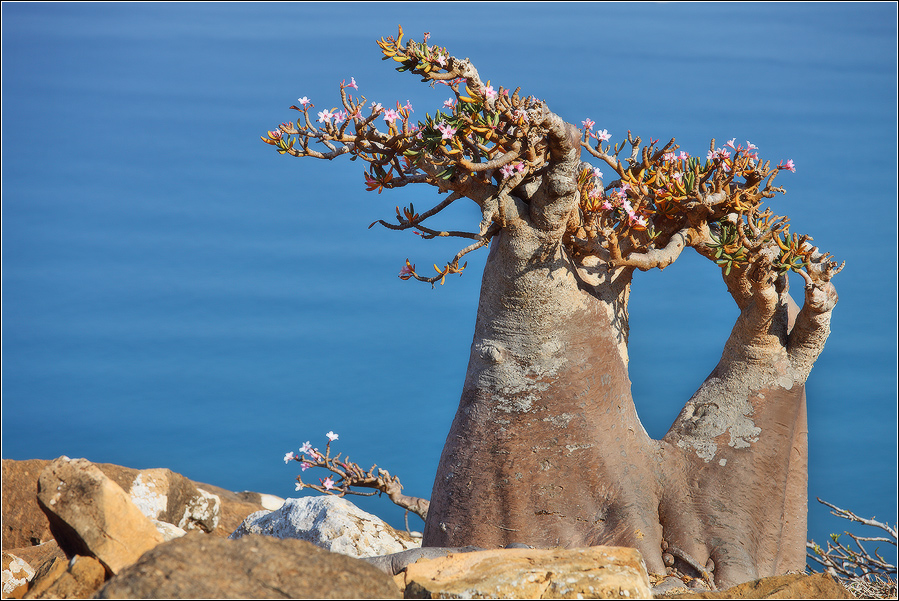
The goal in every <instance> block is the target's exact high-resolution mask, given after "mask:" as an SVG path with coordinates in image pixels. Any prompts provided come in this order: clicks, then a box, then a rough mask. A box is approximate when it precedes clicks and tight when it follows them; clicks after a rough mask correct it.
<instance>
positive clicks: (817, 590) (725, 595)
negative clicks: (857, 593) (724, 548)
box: [657, 574, 855, 599]
mask: <svg viewBox="0 0 899 601" xmlns="http://www.w3.org/2000/svg"><path fill="white" fill-rule="evenodd" d="M657 598H662V599H854V598H855V597H853V595H852V594H851V593H850V592H849V591H847V590H846V589H845V588H843V586H842V585H841V584H840V583H839V582H837V581H836V580H834V579H833V577H831V576H830V574H787V575H784V576H771V577H769V578H762V579H760V580H753V581H751V582H744V583H743V584H738V585H736V586H732V587H730V588H729V589H726V590H723V591H718V592H707V593H682V594H665V595H660V596H658V597H657Z"/></svg>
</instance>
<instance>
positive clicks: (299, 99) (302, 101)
mask: <svg viewBox="0 0 899 601" xmlns="http://www.w3.org/2000/svg"><path fill="white" fill-rule="evenodd" d="M297 102H299V103H300V104H301V105H303V106H306V105H307V104H309V102H310V100H309V99H308V98H306V97H305V96H303V97H302V98H297Z"/></svg>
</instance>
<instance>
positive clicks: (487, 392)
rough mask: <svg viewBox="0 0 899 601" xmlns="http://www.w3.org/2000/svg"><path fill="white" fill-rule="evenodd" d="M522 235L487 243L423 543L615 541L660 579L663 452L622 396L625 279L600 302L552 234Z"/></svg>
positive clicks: (625, 390) (625, 385)
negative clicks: (461, 380) (635, 551)
mask: <svg viewBox="0 0 899 601" xmlns="http://www.w3.org/2000/svg"><path fill="white" fill-rule="evenodd" d="M534 232H535V230H533V229H527V230H526V229H524V228H522V229H521V230H515V229H514V228H510V231H503V232H502V233H501V234H500V235H499V237H498V238H497V239H496V240H495V241H494V243H493V246H492V247H491V252H490V257H489V258H488V261H487V267H486V268H485V273H484V280H483V286H482V292H481V300H480V306H479V309H478V319H477V324H476V327H475V336H474V342H473V344H472V350H471V358H470V361H469V368H468V374H467V376H466V381H465V386H464V390H463V393H462V400H461V403H460V406H459V410H458V412H457V414H456V417H455V420H454V421H453V424H452V427H451V430H450V433H449V436H448V438H447V443H446V447H445V448H444V451H443V456H442V458H441V461H440V467H439V469H438V473H437V476H436V481H435V485H434V490H433V494H432V496H431V505H430V510H429V513H428V520H427V524H426V527H425V545H427V546H459V545H460V544H474V545H478V546H485V547H497V546H504V545H506V544H508V543H511V542H523V543H527V544H531V545H537V546H541V547H554V546H560V545H561V546H578V545H598V544H618V545H627V546H632V547H637V548H639V549H641V550H643V551H644V554H645V555H646V559H647V564H648V565H650V567H651V569H654V570H655V571H660V570H661V569H663V567H664V566H663V565H662V563H661V562H662V560H661V553H660V551H659V541H660V540H661V535H662V528H661V525H660V523H659V519H658V506H659V500H660V493H661V481H660V478H659V477H658V474H657V467H656V466H658V465H659V462H660V461H661V459H662V456H663V455H662V446H663V443H658V442H655V441H652V440H651V439H650V438H649V436H648V435H647V434H646V432H645V430H644V429H643V427H642V425H641V424H640V421H639V419H638V418H637V414H636V411H635V408H634V405H633V402H632V400H631V393H630V380H629V379H628V375H627V366H626V359H625V357H624V356H623V354H622V349H623V348H624V347H623V344H621V343H622V342H623V341H621V340H619V338H620V336H622V335H623V332H624V331H625V330H626V326H625V325H624V324H622V323H621V320H622V319H626V317H625V316H624V315H622V314H619V309H620V308H621V307H622V305H623V298H625V297H626V293H627V287H628V284H627V283H624V282H622V283H618V284H617V285H615V286H611V285H609V286H607V287H606V288H605V289H604V291H606V292H610V291H612V290H617V292H613V293H612V294H609V296H610V297H611V298H607V299H606V298H602V297H600V296H599V295H597V293H596V291H595V290H594V289H593V287H592V286H590V285H589V284H587V283H586V282H584V281H582V280H580V278H579V277H577V276H576V271H575V270H574V269H573V266H572V264H571V262H570V260H569V259H568V258H567V255H566V254H565V252H564V251H563V250H562V247H561V245H560V244H559V243H558V237H557V236H552V235H546V236H545V238H544V239H542V240H541V239H539V237H538V236H534V235H533V233H534ZM553 238H555V241H554V240H553ZM627 278H629V274H625V275H622V276H621V279H622V280H626V279H627ZM615 322H618V323H617V326H615V325H613V323H615Z"/></svg>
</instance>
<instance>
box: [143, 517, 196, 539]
mask: <svg viewBox="0 0 899 601" xmlns="http://www.w3.org/2000/svg"><path fill="white" fill-rule="evenodd" d="M150 521H151V522H153V525H154V526H156V530H158V531H159V533H160V534H161V535H162V536H163V538H165V542H169V541H170V540H173V539H176V538H181V537H182V536H184V535H185V534H187V532H185V531H184V530H182V529H181V528H179V527H178V526H175V525H174V524H169V523H168V522H160V521H159V520H150Z"/></svg>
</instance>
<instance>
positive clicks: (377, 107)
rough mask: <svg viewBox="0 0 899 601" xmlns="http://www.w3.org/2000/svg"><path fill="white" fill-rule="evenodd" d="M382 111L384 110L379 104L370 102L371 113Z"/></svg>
mask: <svg viewBox="0 0 899 601" xmlns="http://www.w3.org/2000/svg"><path fill="white" fill-rule="evenodd" d="M383 109H384V107H383V106H381V103H380V102H372V103H371V110H372V111H376V112H380V111H381V110H383Z"/></svg>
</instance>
